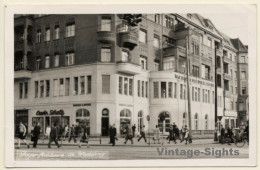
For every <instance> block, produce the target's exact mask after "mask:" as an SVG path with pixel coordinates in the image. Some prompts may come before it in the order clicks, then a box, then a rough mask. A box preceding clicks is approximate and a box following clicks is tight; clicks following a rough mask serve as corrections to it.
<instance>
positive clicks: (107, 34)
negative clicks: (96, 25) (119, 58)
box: [97, 31, 116, 43]
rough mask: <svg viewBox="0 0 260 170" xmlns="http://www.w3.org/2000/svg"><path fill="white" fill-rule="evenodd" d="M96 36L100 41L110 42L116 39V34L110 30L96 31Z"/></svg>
mask: <svg viewBox="0 0 260 170" xmlns="http://www.w3.org/2000/svg"><path fill="white" fill-rule="evenodd" d="M97 36H98V41H99V42H101V43H112V42H115V40H116V34H115V33H114V32H111V31H98V32H97Z"/></svg>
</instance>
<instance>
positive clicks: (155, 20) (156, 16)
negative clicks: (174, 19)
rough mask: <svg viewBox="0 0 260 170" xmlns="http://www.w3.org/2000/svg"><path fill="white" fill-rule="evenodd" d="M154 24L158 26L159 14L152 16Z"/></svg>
mask: <svg viewBox="0 0 260 170" xmlns="http://www.w3.org/2000/svg"><path fill="white" fill-rule="evenodd" d="M154 22H156V23H158V24H160V14H154Z"/></svg>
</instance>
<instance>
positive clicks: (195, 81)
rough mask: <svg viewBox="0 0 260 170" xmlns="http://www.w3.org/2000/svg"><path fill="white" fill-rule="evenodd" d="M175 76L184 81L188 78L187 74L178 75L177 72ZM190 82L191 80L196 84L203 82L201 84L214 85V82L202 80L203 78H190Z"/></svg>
mask: <svg viewBox="0 0 260 170" xmlns="http://www.w3.org/2000/svg"><path fill="white" fill-rule="evenodd" d="M175 78H176V79H178V80H182V81H184V82H186V81H187V78H186V77H185V76H182V75H177V74H175ZM190 82H191V83H194V84H201V85H206V86H211V87H214V84H213V83H210V82H206V81H202V80H198V79H193V78H190Z"/></svg>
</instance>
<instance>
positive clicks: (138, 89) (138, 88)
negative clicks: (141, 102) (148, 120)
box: [137, 80, 141, 97]
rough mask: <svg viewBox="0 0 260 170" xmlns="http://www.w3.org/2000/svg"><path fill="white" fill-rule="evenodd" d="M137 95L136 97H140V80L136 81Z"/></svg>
mask: <svg viewBox="0 0 260 170" xmlns="http://www.w3.org/2000/svg"><path fill="white" fill-rule="evenodd" d="M137 95H138V97H141V84H140V80H138V81H137Z"/></svg>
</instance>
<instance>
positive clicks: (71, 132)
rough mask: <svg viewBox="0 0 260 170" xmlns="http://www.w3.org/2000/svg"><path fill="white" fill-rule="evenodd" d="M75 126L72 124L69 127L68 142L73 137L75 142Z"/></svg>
mask: <svg viewBox="0 0 260 170" xmlns="http://www.w3.org/2000/svg"><path fill="white" fill-rule="evenodd" d="M75 133H76V132H75V127H74V124H73V125H72V127H71V129H70V138H69V142H70V141H71V139H72V138H73V140H74V143H76V142H77V141H76V138H75Z"/></svg>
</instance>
